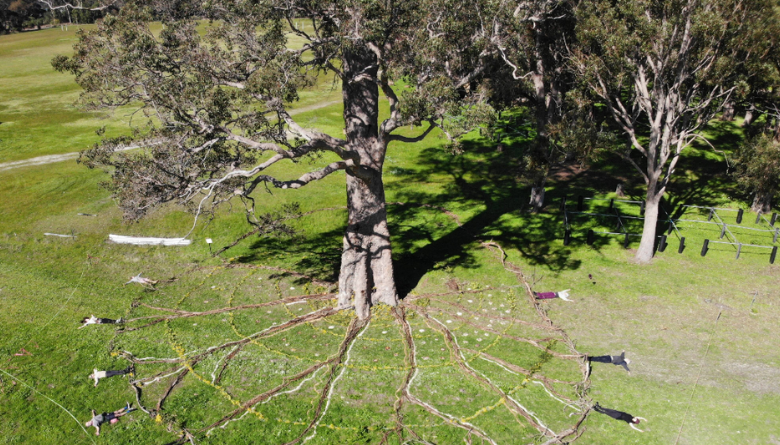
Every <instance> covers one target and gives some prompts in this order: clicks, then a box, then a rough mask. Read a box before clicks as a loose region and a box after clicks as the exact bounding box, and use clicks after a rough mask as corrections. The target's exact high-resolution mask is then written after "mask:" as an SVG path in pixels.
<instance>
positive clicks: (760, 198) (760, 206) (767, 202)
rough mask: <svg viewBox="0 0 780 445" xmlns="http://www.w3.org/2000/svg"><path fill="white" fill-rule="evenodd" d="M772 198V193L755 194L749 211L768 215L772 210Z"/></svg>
mask: <svg viewBox="0 0 780 445" xmlns="http://www.w3.org/2000/svg"><path fill="white" fill-rule="evenodd" d="M772 198H774V194H773V193H766V192H756V196H754V197H753V205H751V206H750V210H751V211H752V212H755V213H759V212H761V213H768V212H769V211H771V210H772Z"/></svg>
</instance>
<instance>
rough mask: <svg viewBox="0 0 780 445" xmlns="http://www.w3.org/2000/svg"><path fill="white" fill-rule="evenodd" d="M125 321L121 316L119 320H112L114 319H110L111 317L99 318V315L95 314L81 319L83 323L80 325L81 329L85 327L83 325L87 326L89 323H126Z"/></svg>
mask: <svg viewBox="0 0 780 445" xmlns="http://www.w3.org/2000/svg"><path fill="white" fill-rule="evenodd" d="M124 322H125V321H124V320H122V318H121V317H120V318H119V320H112V319H110V318H97V317H95V316H94V315H93V316H91V317H89V318H84V319H82V320H81V323H82V324H81V326H80V327H79V329H81V328H83V327H85V326H87V325H91V324H122V323H124Z"/></svg>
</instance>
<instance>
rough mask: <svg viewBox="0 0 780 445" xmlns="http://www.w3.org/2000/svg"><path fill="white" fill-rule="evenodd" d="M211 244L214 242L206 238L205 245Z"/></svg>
mask: <svg viewBox="0 0 780 445" xmlns="http://www.w3.org/2000/svg"><path fill="white" fill-rule="evenodd" d="M213 242H214V241H213V240H212V239H211V238H206V244H211V243H213Z"/></svg>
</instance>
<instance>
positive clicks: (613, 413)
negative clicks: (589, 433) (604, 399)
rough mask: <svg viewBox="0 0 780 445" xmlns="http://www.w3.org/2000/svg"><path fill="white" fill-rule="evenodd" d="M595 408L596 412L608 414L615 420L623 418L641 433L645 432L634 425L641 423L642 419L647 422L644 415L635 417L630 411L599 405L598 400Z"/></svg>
mask: <svg viewBox="0 0 780 445" xmlns="http://www.w3.org/2000/svg"><path fill="white" fill-rule="evenodd" d="M593 409H594V410H596V412H598V413H601V414H606V415H608V416H609V417H612V418H613V419H615V420H622V421H623V422H626V423H628V425H629V426H630V427H631V428H633V429H635V430H637V431H639V432H640V433H644V431H642V430H640V429H639V428H637V427H635V426H634V425H635V424H637V423H639V421H640V420H644V421H645V422H647V419H645V418H644V417H635V416H632V415H631V414H629V413H626V412H623V411H618V410H616V409H609V408H602V407H601V406H599V404H598V402H596V406H594V407H593Z"/></svg>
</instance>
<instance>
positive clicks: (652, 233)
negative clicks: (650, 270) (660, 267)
mask: <svg viewBox="0 0 780 445" xmlns="http://www.w3.org/2000/svg"><path fill="white" fill-rule="evenodd" d="M658 185H659V184H658V181H657V180H654V181H651V182H650V183H649V184H648V185H647V195H646V199H647V201H646V202H645V216H644V218H645V219H644V226H643V227H642V240H641V241H640V242H639V248H638V249H637V252H636V258H637V259H640V261H642V262H647V261H648V260H649V259H650V258H652V257H653V252H654V251H655V239H656V228H657V226H658V209H659V208H660V204H661V197H662V196H663V192H659V190H658Z"/></svg>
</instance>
